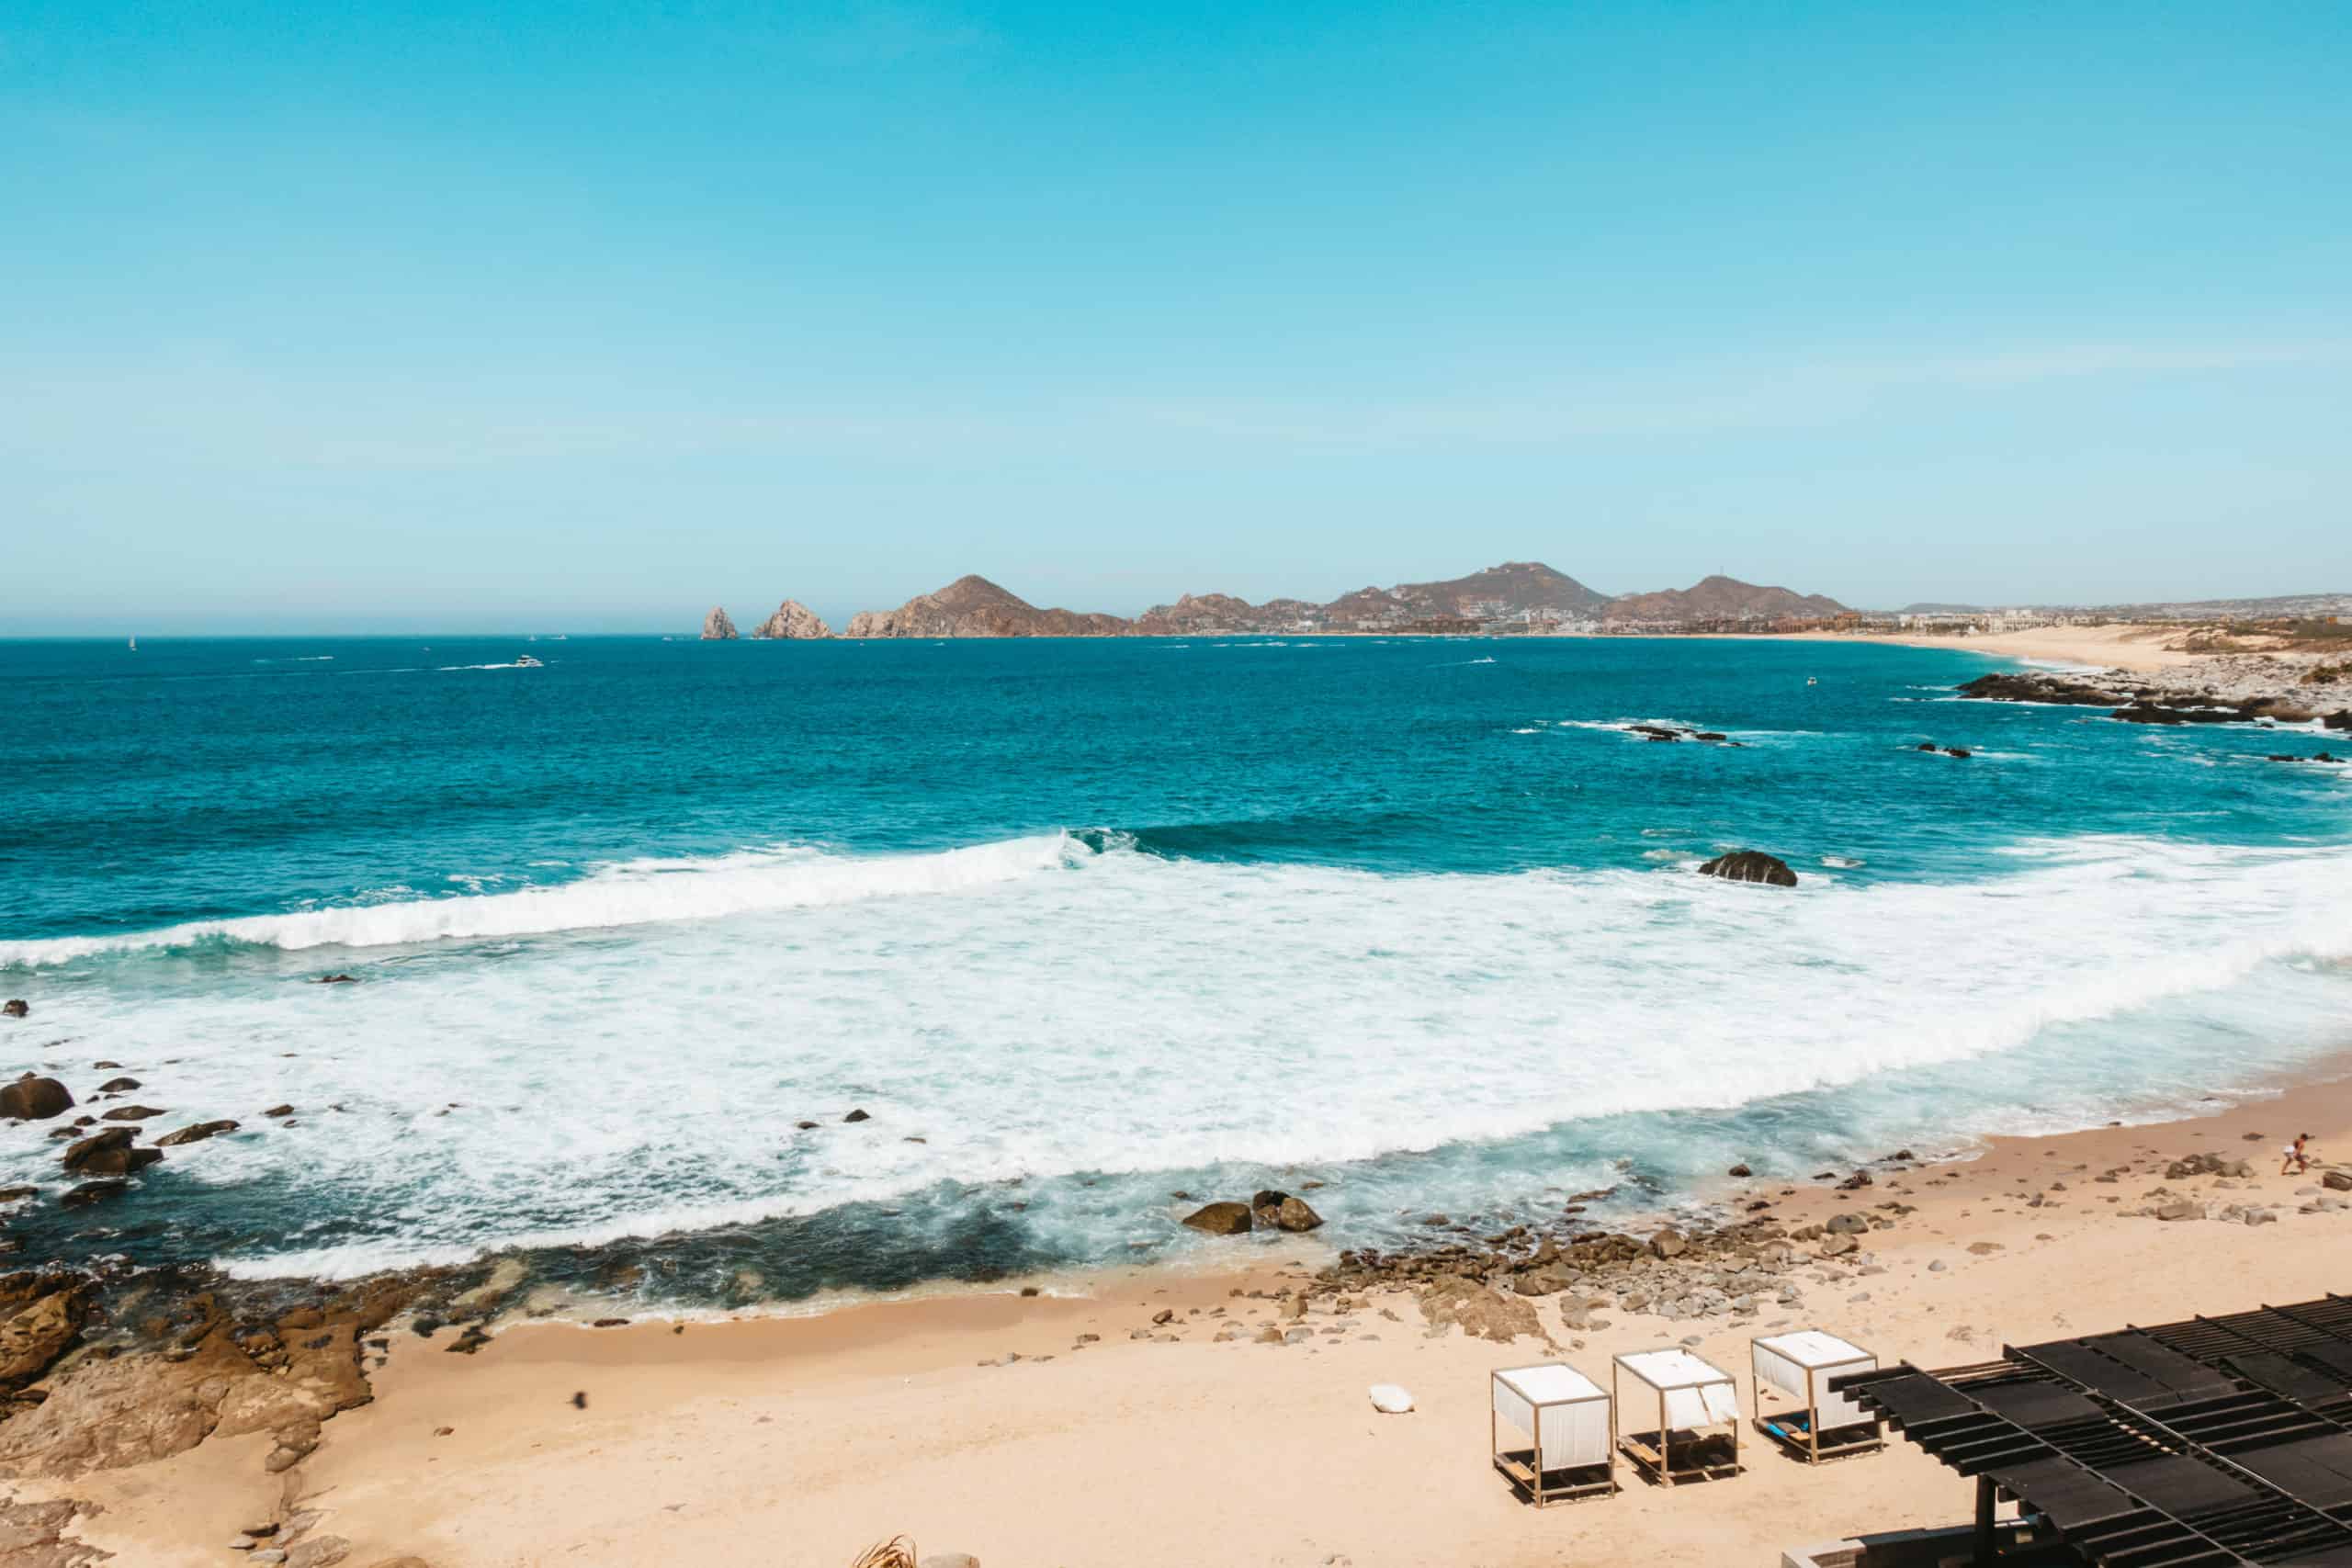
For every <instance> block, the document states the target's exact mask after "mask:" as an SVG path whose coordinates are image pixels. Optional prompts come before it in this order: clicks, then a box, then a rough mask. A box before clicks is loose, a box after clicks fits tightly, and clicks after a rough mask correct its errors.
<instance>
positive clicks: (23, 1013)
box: [0, 997, 33, 1018]
mask: <svg viewBox="0 0 2352 1568" xmlns="http://www.w3.org/2000/svg"><path fill="white" fill-rule="evenodd" d="M32 1011H33V1007H32V1004H31V1003H30V1002H28V1001H27V1000H25V998H22V997H10V998H8V999H7V1000H6V1001H5V1002H0V1018H30V1017H31V1016H32Z"/></svg>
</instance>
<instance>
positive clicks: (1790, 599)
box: [1601, 575, 1846, 621]
mask: <svg viewBox="0 0 2352 1568" xmlns="http://www.w3.org/2000/svg"><path fill="white" fill-rule="evenodd" d="M1845 613H1846V606H1845V605H1843V604H1839V603H1838V601H1837V600H1835V599H1830V598H1826V597H1825V596H1823V595H1821V594H1819V593H1797V592H1792V591H1791V590H1789V589H1786V588H1764V587H1758V585H1757V584H1755V583H1753V582H1742V581H1739V579H1737V578H1736V577H1724V576H1720V575H1718V576H1715V577H1708V578H1702V579H1701V580H1700V581H1699V583H1698V584H1697V585H1696V586H1695V587H1691V588H1669V589H1668V590H1666V591H1665V592H1662V593H1628V594H1625V595H1624V596H1623V597H1622V598H1617V599H1611V601H1609V604H1608V607H1607V608H1606V609H1605V610H1603V611H1602V612H1601V615H1602V617H1603V618H1604V619H1607V620H1611V621H1750V620H1778V619H1780V618H1781V617H1782V616H1785V615H1795V616H1804V617H1815V616H1822V615H1844V614H1845Z"/></svg>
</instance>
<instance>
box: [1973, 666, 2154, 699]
mask: <svg viewBox="0 0 2352 1568" xmlns="http://www.w3.org/2000/svg"><path fill="white" fill-rule="evenodd" d="M1959 689H1960V694H1961V695H1962V696H1963V697H1974V698H1976V699H1978V700H1979V701H1981V702H1992V703H2057V704H2061V705H2066V706H2072V707H2096V708H2105V707H2113V706H2114V705H2116V704H2118V703H2120V702H2124V701H2127V700H2128V699H2127V698H2126V697H2125V696H2124V694H2122V693H2120V692H2113V691H2109V690H2108V689H2106V688H2105V687H2102V686H2094V685H2091V684H2090V683H2088V682H2083V681H2075V680H2070V679H2068V678H2067V677H2065V676H2063V675H2030V674H2023V673H2017V672H2011V671H2002V672H1999V673H1996V674H1992V675H1979V676H1978V677H1976V679H1974V680H1973V681H1963V682H1961V685H1960V688H1959Z"/></svg>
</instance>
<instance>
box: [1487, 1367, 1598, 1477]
mask: <svg viewBox="0 0 2352 1568" xmlns="http://www.w3.org/2000/svg"><path fill="white" fill-rule="evenodd" d="M1555 1368H1557V1369H1558V1370H1560V1371H1566V1372H1568V1373H1570V1374H1572V1375H1573V1376H1575V1378H1576V1379H1577V1382H1581V1383H1583V1384H1584V1385H1585V1386H1586V1387H1587V1388H1589V1389H1591V1390H1592V1392H1591V1393H1585V1394H1576V1395H1573V1396H1570V1397H1568V1398H1539V1397H1538V1395H1539V1394H1540V1393H1542V1390H1541V1389H1540V1388H1538V1387H1535V1386H1534V1385H1533V1383H1532V1380H1529V1379H1526V1378H1523V1377H1521V1374H1522V1373H1528V1372H1544V1371H1552V1370H1553V1369H1555ZM1506 1389H1507V1390H1509V1391H1510V1393H1511V1395H1512V1396H1513V1397H1515V1398H1516V1399H1517V1400H1518V1401H1519V1403H1521V1404H1524V1405H1526V1406H1527V1408H1528V1411H1529V1414H1530V1425H1531V1426H1532V1427H1533V1428H1534V1430H1532V1431H1531V1432H1529V1433H1528V1434H1527V1437H1528V1438H1529V1440H1530V1441H1531V1442H1532V1445H1533V1446H1532V1448H1529V1449H1528V1450H1525V1452H1526V1454H1527V1458H1526V1459H1525V1460H1524V1461H1522V1460H1521V1459H1520V1458H1519V1457H1518V1456H1519V1453H1520V1452H1521V1450H1517V1449H1510V1450H1506V1449H1505V1448H1504V1447H1503V1446H1502V1424H1503V1416H1502V1391H1504V1390H1506ZM1589 1404H1601V1405H1605V1406H1606V1407H1607V1409H1608V1416H1609V1420H1608V1427H1609V1433H1608V1441H1607V1443H1606V1445H1605V1446H1604V1447H1603V1448H1602V1450H1601V1459H1600V1462H1599V1463H1597V1464H1575V1465H1563V1466H1559V1467H1556V1468H1554V1469H1550V1470H1547V1469H1545V1468H1544V1413H1545V1412H1546V1411H1550V1412H1552V1413H1553V1418H1554V1420H1555V1421H1557V1420H1559V1419H1561V1418H1562V1416H1564V1415H1565V1414H1566V1413H1567V1412H1570V1411H1573V1410H1575V1409H1576V1408H1577V1407H1578V1406H1580V1405H1589ZM1516 1425H1517V1423H1516V1422H1514V1423H1513V1426H1514V1427H1516ZM1487 1451H1488V1452H1489V1454H1491V1455H1492V1456H1493V1459H1494V1463H1495V1468H1496V1469H1497V1470H1498V1471H1500V1472H1502V1473H1503V1475H1504V1477H1505V1478H1506V1479H1507V1480H1509V1481H1510V1483H1511V1488H1512V1490H1514V1491H1516V1492H1520V1493H1523V1494H1524V1495H1526V1497H1527V1499H1528V1501H1530V1502H1532V1503H1533V1504H1534V1505H1535V1506H1537V1507H1539V1508H1541V1507H1543V1506H1545V1505H1546V1504H1550V1503H1566V1502H1583V1501H1589V1500H1590V1499H1592V1498H1595V1497H1611V1496H1614V1495H1616V1494H1617V1490H1618V1482H1617V1401H1616V1398H1615V1397H1614V1396H1613V1395H1612V1394H1611V1393H1607V1392H1606V1391H1604V1390H1603V1389H1602V1388H1601V1387H1600V1384H1598V1383H1595V1382H1593V1381H1592V1380H1591V1379H1589V1378H1587V1377H1586V1376H1585V1375H1584V1374H1583V1373H1581V1372H1578V1371H1577V1370H1576V1369H1575V1368H1573V1367H1571V1366H1568V1365H1567V1364H1566V1362H1564V1361H1546V1362H1542V1363H1539V1364H1537V1365H1535V1366H1529V1367H1498V1368H1497V1369H1495V1371H1493V1373H1492V1374H1491V1375H1490V1376H1489V1378H1488V1380H1487Z"/></svg>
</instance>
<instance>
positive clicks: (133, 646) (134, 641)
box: [130, 637, 139, 653]
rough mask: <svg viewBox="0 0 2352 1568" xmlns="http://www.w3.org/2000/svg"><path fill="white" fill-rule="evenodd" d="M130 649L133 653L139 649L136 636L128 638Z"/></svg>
mask: <svg viewBox="0 0 2352 1568" xmlns="http://www.w3.org/2000/svg"><path fill="white" fill-rule="evenodd" d="M130 651H131V652H133V653H136V652H138V651H139V639H138V638H137V637H132V638H131V639H130Z"/></svg>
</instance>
